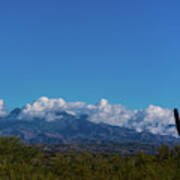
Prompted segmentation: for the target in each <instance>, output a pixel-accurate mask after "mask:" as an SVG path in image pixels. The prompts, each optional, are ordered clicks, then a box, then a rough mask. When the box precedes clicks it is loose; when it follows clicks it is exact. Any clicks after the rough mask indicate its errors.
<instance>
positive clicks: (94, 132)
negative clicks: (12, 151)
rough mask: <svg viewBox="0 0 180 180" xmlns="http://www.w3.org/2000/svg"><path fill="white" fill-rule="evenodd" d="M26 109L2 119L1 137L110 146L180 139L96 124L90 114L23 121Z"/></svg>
mask: <svg viewBox="0 0 180 180" xmlns="http://www.w3.org/2000/svg"><path fill="white" fill-rule="evenodd" d="M22 111H23V109H20V108H16V109H14V110H13V111H11V112H10V113H8V114H6V115H5V116H2V117H0V135H1V136H18V137H21V138H22V140H23V141H25V142H29V143H45V144H55V143H56V144H74V143H76V144H103V143H104V144H107V143H115V144H118V143H128V142H129V143H130V142H134V143H144V144H161V143H163V144H173V143H179V142H180V140H179V139H178V138H176V137H173V136H170V135H159V134H152V133H150V132H147V131H142V132H137V131H136V130H134V129H130V128H126V127H120V126H114V125H109V124H106V123H102V122H99V123H95V122H92V121H90V120H89V118H88V115H87V114H81V115H79V116H77V115H74V114H72V113H68V112H66V111H60V110H59V111H54V115H55V117H56V119H55V120H54V121H52V120H51V121H47V119H45V118H44V117H33V118H31V119H27V118H25V116H24V117H23V118H20V116H21V114H22Z"/></svg>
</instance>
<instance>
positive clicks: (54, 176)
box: [0, 137, 180, 180]
mask: <svg viewBox="0 0 180 180" xmlns="http://www.w3.org/2000/svg"><path fill="white" fill-rule="evenodd" d="M7 179H8V180H59V179H62V180H66V179H67V180H152V179H153V180H160V179H162V180H179V179H180V147H179V146H175V147H174V148H173V149H171V150H170V149H169V147H168V146H165V145H162V146H161V147H160V149H159V150H158V153H157V154H153V155H152V154H145V153H143V152H139V153H138V154H137V155H118V154H105V153H89V152H81V153H75V152H68V153H47V152H46V153H45V152H42V151H41V149H39V148H36V147H35V146H32V145H27V144H24V143H21V141H20V139H18V138H14V137H10V138H0V180H7Z"/></svg>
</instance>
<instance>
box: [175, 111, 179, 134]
mask: <svg viewBox="0 0 180 180" xmlns="http://www.w3.org/2000/svg"><path fill="white" fill-rule="evenodd" d="M174 117H175V120H176V128H177V131H178V134H179V135H180V119H179V113H178V109H176V108H175V109H174Z"/></svg>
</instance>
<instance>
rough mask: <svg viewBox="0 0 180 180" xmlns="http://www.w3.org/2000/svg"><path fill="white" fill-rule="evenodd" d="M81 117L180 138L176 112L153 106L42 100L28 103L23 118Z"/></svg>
mask: <svg viewBox="0 0 180 180" xmlns="http://www.w3.org/2000/svg"><path fill="white" fill-rule="evenodd" d="M61 111H66V112H67V113H69V114H71V115H74V116H79V115H81V114H87V115H88V120H89V121H92V122H94V123H106V124H109V125H114V126H121V127H127V128H131V129H134V130H136V131H138V132H142V131H149V132H151V133H154V134H164V135H173V136H177V133H176V129H175V122H174V117H173V113H172V111H171V110H169V109H165V108H162V107H159V106H153V105H150V106H149V107H148V108H146V109H144V110H128V109H127V108H126V107H124V106H122V105H115V104H109V103H108V101H107V100H106V99H101V100H100V101H99V102H98V103H96V104H87V103H84V102H66V101H65V100H64V99H62V98H59V99H48V98H47V97H41V98H39V99H37V100H36V101H34V102H33V103H31V104H27V105H26V106H25V107H24V108H23V109H22V113H21V115H20V116H19V119H29V120H31V119H32V118H44V119H45V120H47V121H55V120H56V119H59V118H60V117H58V115H56V112H61Z"/></svg>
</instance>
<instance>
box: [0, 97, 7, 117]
mask: <svg viewBox="0 0 180 180" xmlns="http://www.w3.org/2000/svg"><path fill="white" fill-rule="evenodd" d="M6 115H7V111H6V108H5V105H4V101H3V100H2V99H0V117H3V116H6Z"/></svg>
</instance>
